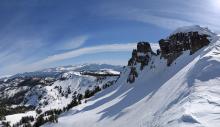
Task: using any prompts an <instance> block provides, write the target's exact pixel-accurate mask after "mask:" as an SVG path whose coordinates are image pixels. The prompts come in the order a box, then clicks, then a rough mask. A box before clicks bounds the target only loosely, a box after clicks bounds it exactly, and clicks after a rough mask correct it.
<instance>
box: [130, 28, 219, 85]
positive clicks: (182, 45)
mask: <svg viewBox="0 0 220 127" xmlns="http://www.w3.org/2000/svg"><path fill="white" fill-rule="evenodd" d="M214 35H215V34H214V33H212V32H211V31H210V30H209V29H207V28H202V27H200V26H191V27H183V28H179V29H177V30H176V31H175V32H174V33H172V34H171V35H170V36H169V37H168V38H166V39H161V40H159V46H160V49H158V50H157V52H156V53H154V52H153V51H152V48H151V45H150V43H149V42H139V43H138V44H137V49H134V50H133V52H132V57H131V59H130V60H129V61H128V67H129V68H130V73H129V76H128V79H127V81H128V82H129V83H133V82H134V81H135V78H136V77H138V73H137V71H138V70H143V68H144V67H145V66H146V65H148V64H149V62H150V61H151V57H153V56H157V57H160V58H164V59H165V60H166V61H167V66H170V65H171V64H172V63H173V61H174V60H175V59H177V58H178V57H179V56H180V55H181V54H182V53H183V51H187V50H189V51H190V55H192V54H194V53H195V52H196V51H197V50H199V49H201V48H202V47H204V46H207V45H208V44H209V43H210V42H211V36H214ZM152 63H153V61H152ZM138 64H140V68H139V66H138ZM151 68H153V66H151Z"/></svg>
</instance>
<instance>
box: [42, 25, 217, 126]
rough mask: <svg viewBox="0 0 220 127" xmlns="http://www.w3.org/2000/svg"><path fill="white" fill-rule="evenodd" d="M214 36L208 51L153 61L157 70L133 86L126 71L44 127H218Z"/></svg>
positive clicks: (144, 72)
mask: <svg viewBox="0 0 220 127" xmlns="http://www.w3.org/2000/svg"><path fill="white" fill-rule="evenodd" d="M194 29H196V30H199V32H201V33H203V32H204V31H205V32H206V33H207V31H206V30H204V29H202V31H201V30H200V29H198V28H197V26H196V28H195V27H193V30H194ZM182 30H183V32H184V31H187V30H188V28H185V29H178V31H182ZM203 30H204V31H203ZM208 32H209V31H208ZM210 34H211V33H210ZM211 35H212V38H211V40H212V42H211V44H209V46H206V47H204V48H202V49H200V50H199V51H197V52H196V53H194V54H193V55H189V54H190V53H189V51H185V52H184V53H183V54H182V55H181V56H180V57H178V58H177V59H176V60H175V61H174V62H173V63H172V65H171V66H170V67H167V66H166V61H165V60H164V59H160V57H155V56H152V60H151V61H153V62H152V63H151V64H152V65H154V66H155V68H151V67H150V66H146V67H145V68H144V70H142V71H141V70H138V78H137V79H136V80H135V82H134V83H133V84H129V83H127V82H126V81H127V78H128V75H129V68H128V67H126V68H125V69H124V71H123V72H122V74H121V76H120V78H119V80H118V81H117V82H116V84H115V85H113V86H111V87H110V88H108V89H106V90H104V91H101V92H100V93H98V94H96V95H95V96H94V97H92V98H90V99H89V100H88V101H87V103H83V104H81V105H79V106H76V107H74V108H72V109H71V110H70V111H68V112H66V113H63V114H62V115H60V117H59V119H58V123H47V124H45V125H44V127H218V126H220V41H219V37H218V36H215V35H214V34H211ZM137 66H140V65H137Z"/></svg>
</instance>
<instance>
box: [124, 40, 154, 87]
mask: <svg viewBox="0 0 220 127" xmlns="http://www.w3.org/2000/svg"><path fill="white" fill-rule="evenodd" d="M152 55H156V54H155V53H154V52H153V51H152V49H151V46H150V43H149V42H139V43H138V44H137V49H134V50H133V52H132V57H131V59H130V60H129V61H128V66H129V67H130V68H131V71H130V74H129V77H128V80H127V81H128V82H130V83H133V82H134V81H135V78H136V77H138V73H137V70H138V69H140V70H143V69H144V67H145V66H146V65H148V63H149V62H150V60H151V56H152ZM137 64H140V65H141V66H140V68H137V67H136V65H137Z"/></svg>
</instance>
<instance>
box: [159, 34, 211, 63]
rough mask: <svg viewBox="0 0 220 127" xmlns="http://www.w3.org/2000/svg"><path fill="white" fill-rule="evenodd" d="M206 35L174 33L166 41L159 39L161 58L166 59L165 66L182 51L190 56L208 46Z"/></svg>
mask: <svg viewBox="0 0 220 127" xmlns="http://www.w3.org/2000/svg"><path fill="white" fill-rule="evenodd" d="M208 37H209V36H208V35H205V34H203V35H200V34H199V33H198V32H188V33H176V34H173V35H171V36H170V37H169V38H168V39H161V40H160V41H159V45H160V49H161V56H162V57H164V58H165V59H167V65H168V66H170V65H171V63H172V62H173V61H174V60H175V59H176V58H177V57H178V56H180V55H181V54H182V51H186V50H190V54H193V53H195V52H196V51H197V50H199V49H201V48H202V47H204V46H206V45H208V44H209V43H210V41H209V40H208Z"/></svg>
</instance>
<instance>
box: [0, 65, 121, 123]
mask: <svg viewBox="0 0 220 127" xmlns="http://www.w3.org/2000/svg"><path fill="white" fill-rule="evenodd" d="M121 70H122V67H121V66H112V65H107V64H102V65H99V64H85V65H77V66H65V67H57V68H50V69H45V70H41V71H36V72H28V73H23V74H16V75H14V76H9V77H5V78H2V79H1V80H0V121H1V120H4V119H5V118H4V116H5V117H6V120H4V121H6V122H10V125H14V124H16V123H17V122H19V121H20V120H21V118H22V117H25V116H34V117H35V118H36V117H37V116H38V115H39V114H37V113H36V111H37V110H41V112H42V113H43V112H46V111H48V110H52V109H63V108H65V107H66V106H67V105H68V104H70V103H71V101H72V99H73V98H74V97H75V96H78V95H79V94H82V95H84V93H85V91H86V90H90V91H93V90H94V89H95V88H96V87H99V88H101V89H102V88H103V89H104V88H106V87H109V86H110V85H112V84H113V83H114V82H115V81H116V80H117V79H118V77H119V75H120V71H121ZM36 114H37V115H36Z"/></svg>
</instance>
